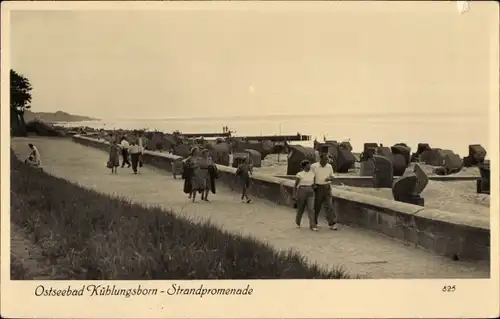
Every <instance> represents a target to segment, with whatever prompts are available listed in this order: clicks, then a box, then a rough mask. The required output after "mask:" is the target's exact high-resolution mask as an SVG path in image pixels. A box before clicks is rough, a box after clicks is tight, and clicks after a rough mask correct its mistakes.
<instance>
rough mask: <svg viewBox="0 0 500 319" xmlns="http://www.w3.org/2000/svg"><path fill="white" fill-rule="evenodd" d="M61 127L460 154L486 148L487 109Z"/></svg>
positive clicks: (102, 122)
mask: <svg viewBox="0 0 500 319" xmlns="http://www.w3.org/2000/svg"><path fill="white" fill-rule="evenodd" d="M60 124H62V125H64V126H67V127H77V126H88V127H92V128H104V129H146V130H157V131H162V132H166V133H169V132H173V131H175V130H178V131H180V132H183V133H206V132H222V129H223V126H227V127H229V129H230V130H231V131H232V132H233V135H234V136H249V135H252V136H255V135H282V134H283V135H295V134H297V133H300V134H303V135H311V136H312V140H311V141H308V142H294V143H292V144H301V145H304V146H312V144H313V140H314V139H315V138H316V139H317V140H318V141H322V140H324V139H326V140H337V141H350V142H351V144H352V146H353V148H354V151H356V152H360V151H362V149H363V144H364V143H366V142H375V143H382V144H384V146H391V145H393V144H395V143H406V144H407V145H409V146H410V147H411V148H412V150H413V151H414V150H415V149H416V147H417V144H418V143H428V144H430V146H431V147H438V148H442V149H450V150H453V151H454V152H456V153H458V154H459V155H460V156H466V155H467V154H468V146H469V145H470V144H481V145H482V146H483V147H484V148H486V150H488V149H489V146H490V143H491V141H490V139H489V118H488V115H481V114H479V115H477V114H435V113H434V114H384V115H380V114H373V115H370V114H361V115H356V114H342V115H335V114H324V115H266V116H246V117H244V116H238V117H219V118H217V117H212V118H194V117H193V118H164V119H161V118H158V119H108V120H105V119H103V120H99V121H84V122H73V123H60Z"/></svg>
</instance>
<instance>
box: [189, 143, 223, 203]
mask: <svg viewBox="0 0 500 319" xmlns="http://www.w3.org/2000/svg"><path fill="white" fill-rule="evenodd" d="M182 178H183V179H184V193H186V194H189V198H190V199H191V200H192V201H193V203H194V202H195V201H196V194H197V193H201V200H203V201H206V202H209V200H208V194H209V193H210V192H212V193H213V194H215V193H216V189H215V180H216V179H218V178H219V172H218V170H217V166H216V165H215V164H214V162H213V160H212V157H211V156H210V154H209V152H208V150H206V149H204V150H203V151H201V152H200V151H199V149H198V148H193V149H192V150H191V155H190V156H189V157H188V158H186V160H184V169H183V172H182Z"/></svg>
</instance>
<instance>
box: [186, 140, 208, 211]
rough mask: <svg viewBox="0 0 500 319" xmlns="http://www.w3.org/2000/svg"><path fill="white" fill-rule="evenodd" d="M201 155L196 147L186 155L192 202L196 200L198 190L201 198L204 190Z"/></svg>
mask: <svg viewBox="0 0 500 319" xmlns="http://www.w3.org/2000/svg"><path fill="white" fill-rule="evenodd" d="M201 161H202V160H201V157H200V156H199V151H198V149H197V148H193V149H192V150H191V155H190V156H189V157H188V160H187V162H188V165H189V168H190V170H191V196H190V198H191V199H192V201H193V203H194V202H195V201H196V193H198V192H200V193H201V194H202V195H201V196H202V198H201V199H203V194H204V191H205V175H204V174H203V172H202V170H201V168H200V164H201Z"/></svg>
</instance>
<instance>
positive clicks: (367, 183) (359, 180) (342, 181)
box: [276, 175, 480, 187]
mask: <svg viewBox="0 0 500 319" xmlns="http://www.w3.org/2000/svg"><path fill="white" fill-rule="evenodd" d="M276 177H278V178H284V179H291V180H293V179H295V176H294V175H276ZM397 178H399V176H396V177H394V180H396V179H397ZM478 179H480V177H479V176H429V180H431V181H437V182H458V181H475V180H478ZM332 184H333V185H346V186H351V187H373V177H371V176H337V177H336V178H335V180H334V181H333V182H332Z"/></svg>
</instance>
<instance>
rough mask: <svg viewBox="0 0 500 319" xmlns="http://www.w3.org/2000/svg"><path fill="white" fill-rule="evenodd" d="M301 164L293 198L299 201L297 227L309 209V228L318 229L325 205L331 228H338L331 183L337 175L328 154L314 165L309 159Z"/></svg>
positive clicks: (322, 156) (323, 155)
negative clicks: (319, 218) (320, 215)
mask: <svg viewBox="0 0 500 319" xmlns="http://www.w3.org/2000/svg"><path fill="white" fill-rule="evenodd" d="M301 166H302V171H300V172H299V173H297V176H296V180H295V186H294V189H293V198H294V200H295V202H296V203H297V215H296V218H295V223H296V225H297V227H300V223H301V220H302V215H303V214H304V210H306V209H307V213H308V217H309V228H310V229H311V230H313V231H317V230H318V217H319V214H320V212H321V208H322V207H323V206H324V207H325V208H326V210H325V211H326V220H327V222H328V226H329V228H330V229H332V230H337V226H336V222H335V212H334V210H333V202H332V194H331V184H330V182H331V181H332V180H333V179H334V178H335V177H334V174H333V167H332V165H330V164H329V163H328V156H327V154H321V156H320V160H319V162H317V163H314V164H312V165H311V162H309V161H307V160H305V161H302V163H301Z"/></svg>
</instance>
